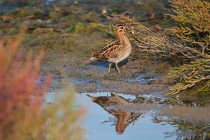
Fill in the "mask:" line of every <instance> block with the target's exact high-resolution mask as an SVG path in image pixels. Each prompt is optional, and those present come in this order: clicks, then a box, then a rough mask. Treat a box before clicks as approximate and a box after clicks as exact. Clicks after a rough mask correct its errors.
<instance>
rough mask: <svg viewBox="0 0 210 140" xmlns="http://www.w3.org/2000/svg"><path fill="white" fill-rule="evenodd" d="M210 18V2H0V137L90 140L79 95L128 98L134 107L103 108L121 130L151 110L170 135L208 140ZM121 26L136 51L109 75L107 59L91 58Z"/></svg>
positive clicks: (4, 0)
mask: <svg viewBox="0 0 210 140" xmlns="http://www.w3.org/2000/svg"><path fill="white" fill-rule="evenodd" d="M209 12H210V3H209V2H208V1H207V0H203V1H202V0H188V1H186V0H170V1H167V0H119V1H112V0H101V1H98V0H87V1H84V0H61V1H57V0H53V1H48V0H38V1H37V0H18V1H15V0H3V1H0V40H1V42H0V58H1V59H0V66H1V67H0V96H1V97H0V104H1V107H0V108H2V109H1V110H0V125H1V126H0V131H1V133H0V138H2V139H57V138H61V139H88V138H86V137H85V135H86V134H85V133H83V132H84V130H83V129H82V128H83V126H82V123H81V122H82V119H81V118H82V117H83V115H84V106H85V105H82V106H81V108H78V107H76V108H75V106H74V102H75V96H78V95H80V94H81V93H82V96H83V95H84V94H87V93H88V95H89V96H90V97H91V96H92V93H98V94H97V96H96V97H98V98H99V99H105V101H107V99H110V98H112V95H113V94H111V93H115V96H114V100H115V98H117V99H118V96H119V95H118V94H119V93H120V96H119V98H120V101H122V102H123V103H125V102H127V103H128V104H126V105H124V104H114V106H113V104H111V105H109V104H106V105H105V106H104V105H101V104H99V105H100V106H101V107H102V108H103V111H104V110H105V111H106V112H107V113H109V114H110V115H112V116H113V117H116V119H113V118H112V119H109V120H108V122H113V124H112V125H113V126H116V130H117V129H118V132H119V133H121V134H123V135H124V133H123V132H124V130H125V129H127V127H129V126H130V125H131V124H132V123H133V124H134V122H137V121H138V120H141V118H142V116H145V118H147V117H148V116H151V115H150V113H148V112H150V111H152V112H155V114H156V115H155V116H152V117H151V120H153V121H152V122H153V123H155V124H159V123H160V124H167V125H169V126H170V128H173V127H174V128H176V134H174V133H165V134H164V135H165V136H166V137H168V138H170V137H171V136H175V137H176V138H177V139H209V137H210V122H209V121H210V119H209V117H208V116H209V104H210V45H209V42H210V26H209V25H210V14H209ZM118 24H122V25H124V26H125V28H126V33H127V36H128V38H129V39H130V41H131V42H132V53H131V55H130V56H129V57H128V59H126V60H125V61H123V62H121V63H120V64H119V66H120V70H121V72H122V73H121V74H120V75H119V74H117V71H115V69H111V73H110V74H107V67H108V63H107V62H104V61H96V62H91V63H90V62H88V60H89V58H90V57H91V56H92V54H93V53H95V52H97V51H99V50H100V49H101V48H102V47H104V46H105V45H106V44H108V43H110V42H112V41H113V40H114V39H115V27H116V25H118ZM28 52H29V53H28ZM32 52H33V53H32ZM40 52H41V53H40ZM37 54H38V56H36V55H37ZM34 56H36V57H34ZM41 60H42V61H41ZM46 75H47V76H46ZM44 77H45V78H44ZM20 81H21V82H20ZM104 92H105V93H107V94H108V96H105V95H104V94H103V93H104ZM53 93H56V95H55V97H54V95H53ZM73 93H77V94H76V95H74V94H73ZM109 93H110V95H109ZM48 95H50V96H52V98H53V99H54V100H53V101H52V102H48V101H45V100H43V98H45V97H48ZM93 95H94V94H93ZM127 95H129V96H134V98H133V99H129V98H124V97H123V96H127ZM100 96H101V97H100ZM32 97H33V98H32ZM31 98H32V99H31ZM84 98H85V100H88V99H89V98H87V97H86V96H85V97H84ZM92 98H94V97H92ZM92 98H90V99H92ZM90 99H89V101H90ZM105 101H104V100H102V101H100V103H101V102H102V103H104V104H105V103H106V102H105ZM77 102H78V101H77ZM94 102H96V101H95V100H94ZM97 104H98V103H97ZM3 108H4V109H3ZM85 108H86V107H85ZM87 108H88V107H87ZM97 109H99V108H97ZM3 110H6V111H3ZM28 110H29V111H28ZM145 110H146V111H145ZM58 112H61V113H58ZM90 112H91V110H90ZM196 112H200V113H197V114H196ZM204 112H205V113H204ZM87 113H88V110H87ZM58 114H61V115H58ZM119 114H120V115H119ZM145 114H147V115H145ZM148 114H149V115H148ZM152 114H153V113H152ZM195 114H196V115H195ZM7 116H12V117H7ZM34 116H36V117H35V118H34ZM84 116H85V115H84ZM120 116H121V117H120ZM78 118H79V119H78ZM120 119H121V120H120ZM126 119H127V120H126ZM78 122H79V123H78ZM22 124H24V125H22ZM119 124H121V126H119ZM22 126H23V127H22ZM134 126H135V125H134ZM120 127H122V128H123V129H122V128H121V129H120ZM29 128H30V129H29ZM86 129H87V130H88V129H90V130H92V128H90V126H89V127H88V128H86ZM97 129H102V128H97ZM119 129H120V130H119ZM201 130H202V132H201ZM154 131H155V130H154ZM164 131H165V129H164ZM125 133H126V131H125ZM8 134H10V135H8ZM58 134H59V135H58ZM100 134H101V135H102V133H100ZM122 137H123V136H122ZM130 137H131V136H130ZM137 137H138V136H133V138H137ZM116 138H118V137H117V136H116ZM173 138H174V137H172V139H173ZM90 139H91V137H90Z"/></svg>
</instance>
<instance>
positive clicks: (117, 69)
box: [115, 63, 120, 73]
mask: <svg viewBox="0 0 210 140" xmlns="http://www.w3.org/2000/svg"><path fill="white" fill-rule="evenodd" d="M115 66H116V69H117V71H118V73H120V70H119V68H118V64H117V63H116V64H115Z"/></svg>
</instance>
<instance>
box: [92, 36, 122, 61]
mask: <svg viewBox="0 0 210 140" xmlns="http://www.w3.org/2000/svg"><path fill="white" fill-rule="evenodd" d="M120 46H121V43H120V42H119V41H118V40H117V41H115V42H113V43H111V44H109V45H107V46H106V47H104V48H103V49H102V50H101V51H99V52H98V53H97V54H95V55H94V57H96V58H98V59H101V60H107V59H109V58H116V57H117V53H116V50H117V49H118V48H120Z"/></svg>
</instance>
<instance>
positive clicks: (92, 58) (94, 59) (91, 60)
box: [89, 56, 97, 62]
mask: <svg viewBox="0 0 210 140" xmlns="http://www.w3.org/2000/svg"><path fill="white" fill-rule="evenodd" d="M96 60H97V58H96V57H94V56H91V57H90V59H89V61H90V62H93V61H96Z"/></svg>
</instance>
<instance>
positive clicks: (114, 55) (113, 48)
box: [90, 25, 131, 73]
mask: <svg viewBox="0 0 210 140" xmlns="http://www.w3.org/2000/svg"><path fill="white" fill-rule="evenodd" d="M116 38H117V40H116V41H114V42H112V43H110V44H108V45H107V46H105V47H104V48H103V49H101V50H100V51H99V52H98V53H96V54H94V55H92V56H91V57H90V61H96V60H105V61H108V62H110V64H109V68H108V73H110V69H111V66H112V63H115V67H116V70H117V71H118V73H120V70H119V67H118V63H119V62H121V61H122V60H124V59H126V58H127V57H128V56H129V55H130V54H131V43H130V40H129V39H128V37H127V36H126V29H125V27H124V26H123V25H117V27H116Z"/></svg>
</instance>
